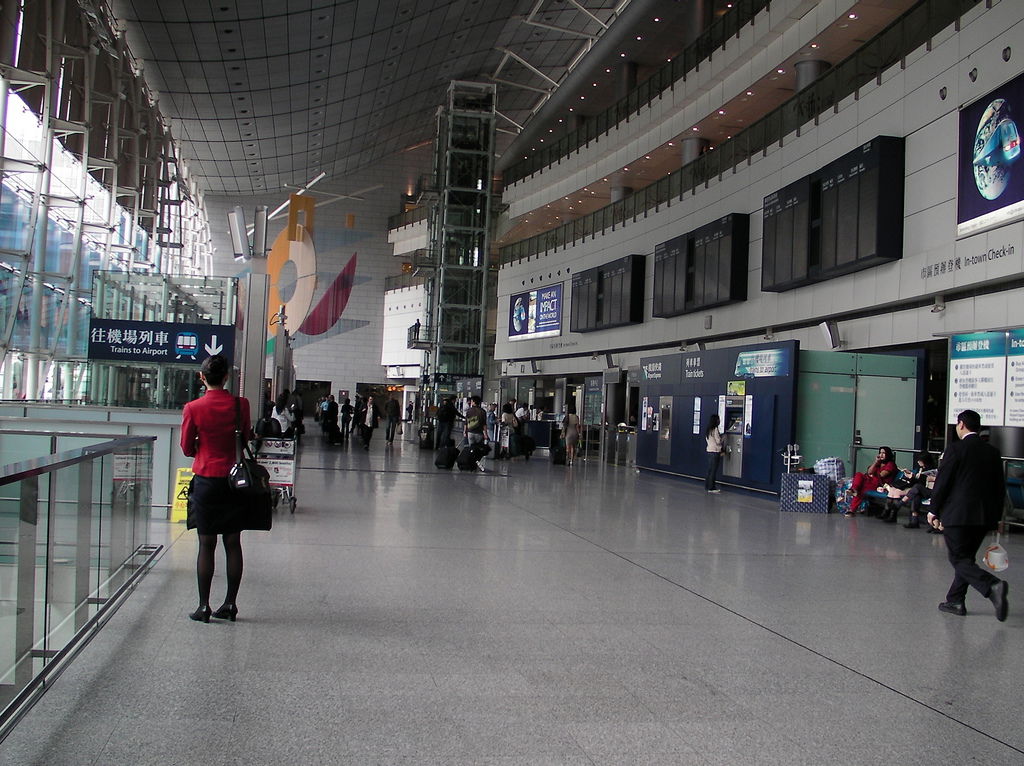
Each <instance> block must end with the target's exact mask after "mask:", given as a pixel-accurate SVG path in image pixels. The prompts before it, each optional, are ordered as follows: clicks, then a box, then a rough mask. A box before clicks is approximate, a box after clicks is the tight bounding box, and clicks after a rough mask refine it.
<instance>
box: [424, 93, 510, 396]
mask: <svg viewBox="0 0 1024 766" xmlns="http://www.w3.org/2000/svg"><path fill="white" fill-rule="evenodd" d="M495 93H496V86H495V85H494V84H493V83H475V82H459V81H454V82H452V83H451V84H450V85H449V87H448V97H447V102H446V104H445V106H444V107H443V108H442V109H440V110H439V112H438V136H437V140H436V142H435V165H434V168H435V178H436V182H437V189H438V197H437V202H436V204H435V206H434V209H433V211H432V215H431V218H430V224H431V225H430V247H431V250H432V251H433V255H434V257H435V258H436V264H437V268H436V270H435V271H434V273H433V276H432V277H431V278H430V280H428V284H427V289H426V295H427V312H428V316H429V317H430V320H429V321H430V324H429V329H430V331H431V336H430V340H431V342H430V348H429V356H428V360H429V361H428V367H429V372H430V374H431V376H432V377H434V379H435V380H436V379H438V378H437V376H441V377H444V376H453V377H455V376H483V374H484V369H485V364H486V359H485V334H486V326H487V322H486V319H487V317H486V312H487V293H488V287H489V280H488V272H489V268H490V229H491V214H490V206H491V205H490V203H491V185H492V177H493V174H494V131H495V123H496V117H497V111H496V109H495ZM432 388H433V390H434V397H435V401H436V395H437V394H436V392H437V387H436V386H432Z"/></svg>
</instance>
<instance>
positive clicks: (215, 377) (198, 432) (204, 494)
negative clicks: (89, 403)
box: [181, 354, 252, 622]
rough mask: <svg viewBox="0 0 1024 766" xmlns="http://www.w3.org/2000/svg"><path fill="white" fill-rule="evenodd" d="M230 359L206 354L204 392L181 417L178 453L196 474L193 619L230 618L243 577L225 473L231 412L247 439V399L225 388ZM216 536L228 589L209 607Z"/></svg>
mask: <svg viewBox="0 0 1024 766" xmlns="http://www.w3.org/2000/svg"><path fill="white" fill-rule="evenodd" d="M230 371H231V363H230V362H228V360H227V359H225V358H224V357H223V356H220V355H219V354H218V355H217V356H211V357H209V358H208V359H206V360H205V361H204V362H203V366H202V369H201V370H200V372H199V379H200V380H201V381H202V382H203V385H204V386H206V393H205V394H204V395H203V396H201V397H199V398H198V399H196V400H194V401H191V402H189V403H188V404H186V405H185V411H184V413H183V415H182V420H181V451H182V452H184V453H185V455H186V456H187V457H194V458H195V460H194V461H193V462H192V472H193V473H194V474H195V476H194V477H193V478H192V483H191V485H190V486H189V493H188V521H187V526H188V528H189V529H195V530H196V532H198V534H199V557H198V559H197V560H196V574H197V575H198V579H199V608H198V609H196V611H194V612H192V613H191V614H190V615H189V618H190V619H193V620H196V621H197V622H209V621H210V617H211V616H212V617H216V618H218V619H222V620H231V621H232V622H234V621H235V617H236V615H237V614H238V607H236V606H235V598H236V597H237V595H238V585H239V583H240V582H241V580H242V518H241V514H242V513H243V511H244V508H242V507H241V504H240V503H239V502H238V500H237V499H236V498H235V496H234V494H233V493H232V490H231V488H230V486H229V485H228V479H227V476H228V473H229V472H230V470H231V467H232V466H233V465H234V464H235V420H236V412H237V413H238V415H239V416H240V418H241V423H242V434H243V436H244V438H246V439H251V438H252V426H251V424H250V421H249V402H248V401H247V400H246V399H244V398H242V397H236V396H233V395H232V394H230V393H229V392H228V391H226V390H224V383H225V381H226V380H227V377H228V373H229V372H230ZM217 535H220V536H221V537H222V538H223V540H224V552H225V554H226V557H227V575H228V590H227V595H226V596H225V597H224V604H223V605H222V606H221V607H220V608H219V609H218V610H217V611H215V612H214V611H211V609H210V587H211V585H212V584H213V571H214V554H215V553H216V551H217Z"/></svg>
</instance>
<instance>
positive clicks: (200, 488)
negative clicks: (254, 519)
mask: <svg viewBox="0 0 1024 766" xmlns="http://www.w3.org/2000/svg"><path fill="white" fill-rule="evenodd" d="M243 505H244V501H243V502H241V503H240V502H239V497H238V494H237V493H235V492H233V491H232V490H231V487H230V486H229V485H228V479H227V477H226V476H193V477H192V483H191V484H189V488H188V516H187V518H186V520H185V526H186V527H188V528H189V529H195V530H196V531H197V532H199V534H201V535H231V534H234V533H236V532H241V531H242V530H243V529H244V528H245V527H244V526H243V523H244V511H245V509H244V508H243V507H242V506H243Z"/></svg>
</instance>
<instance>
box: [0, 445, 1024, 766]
mask: <svg viewBox="0 0 1024 766" xmlns="http://www.w3.org/2000/svg"><path fill="white" fill-rule="evenodd" d="M432 458H433V456H432V455H431V454H430V453H429V452H421V451H420V450H418V449H416V448H415V445H413V444H412V443H409V442H404V443H402V444H398V443H396V444H395V445H393V446H391V447H386V446H385V445H384V444H383V440H380V441H379V442H376V443H374V445H373V447H372V449H371V450H370V451H369V452H368V453H367V452H364V451H363V450H362V449H357V450H351V451H349V450H347V449H340V448H333V449H331V450H327V449H326V448H321V446H320V444H319V441H318V440H316V439H309V440H308V443H307V444H306V445H304V447H303V454H302V456H301V470H300V471H299V478H298V489H297V494H298V498H299V504H298V511H297V513H296V514H295V515H294V516H287V515H284V516H281V517H279V518H278V519H277V521H276V526H275V528H274V530H273V532H270V533H256V532H253V533H246V534H245V535H244V536H243V542H244V546H245V555H246V572H245V577H244V580H243V583H242V590H241V594H240V596H239V609H240V610H241V611H240V615H239V620H238V622H237V623H234V624H232V623H224V622H213V623H211V624H209V625H203V624H199V623H193V622H190V621H189V620H187V619H186V614H187V612H188V611H190V610H191V609H192V608H194V601H195V595H194V589H195V585H194V560H195V551H196V542H195V537H194V535H193V534H191V533H183V530H181V529H180V528H172V529H168V530H167V535H168V542H169V543H170V547H169V549H168V551H167V553H166V555H164V556H163V558H162V559H161V560H160V562H159V563H158V564H157V566H156V568H155V569H154V571H153V572H152V573H151V574H150V575H149V576H148V577H147V578H146V579H145V580H144V581H143V583H142V585H141V586H140V588H139V590H138V592H137V593H136V594H135V595H133V596H132V598H131V599H130V600H129V602H128V604H127V605H126V606H125V607H124V608H122V610H121V611H120V612H119V613H118V614H117V615H116V616H115V618H114V619H113V620H112V621H111V623H110V624H109V625H107V627H106V628H104V629H103V631H102V632H101V633H100V635H99V636H98V637H97V638H96V639H95V640H94V641H93V643H92V644H91V645H90V646H89V647H88V648H87V649H86V651H85V652H84V653H83V655H82V656H81V657H79V659H78V660H76V662H75V663H74V665H73V666H72V667H71V668H70V669H69V670H68V672H67V673H66V674H65V675H64V676H63V677H62V678H61V679H60V681H59V682H58V683H57V685H56V686H55V687H54V688H53V689H52V690H51V691H50V692H49V693H48V694H47V695H46V696H45V697H44V698H43V700H42V702H41V703H40V704H39V705H38V706H37V707H36V708H35V709H34V710H33V711H32V713H31V714H30V715H29V716H28V718H26V719H25V721H24V722H23V723H22V724H21V725H20V726H19V727H18V729H17V730H16V731H15V733H14V734H13V735H12V736H11V737H9V738H8V740H7V741H6V742H4V743H3V744H2V745H0V764H4V765H6V764H12V765H13V764H17V765H18V766H28V765H29V764H40V765H42V764H46V766H58V765H59V764H76V765H80V764H101V765H102V766H117V765H120V764H125V765H127V764H131V765H132V766H136V765H139V764H154V765H155V764H160V765H161V766H167V765H169V764H211V765H214V764H239V765H241V764H303V765H306V764H346V765H347V764H352V765H353V766H354V765H357V764H358V765H359V766H366V765H368V764H405V765H406V766H413V765H419V764H454V765H462V764H600V765H601V766H619V765H621V764H730V765H738V764H740V765H741V764H785V765H786V766H793V765H795V764H887V765H888V764H901V766H906V765H909V764H928V766H934V764H966V763H975V762H977V763H992V764H1010V763H1024V726H1021V716H1022V708H1024V700H1022V695H1021V688H1022V681H1024V661H1022V659H1024V633H1022V630H1021V628H1022V626H1024V579H1022V578H1020V577H1019V576H1018V572H1019V571H1021V569H1019V568H1018V567H1019V566H1021V565H1017V567H1011V569H1010V570H1008V572H1007V575H1008V579H1009V581H1010V583H1011V587H1010V602H1011V611H1010V618H1009V620H1008V621H1007V622H1005V623H1002V624H1000V623H998V622H996V620H995V618H994V617H993V610H992V606H991V605H990V604H989V603H988V601H986V600H985V599H983V598H981V597H980V596H979V595H978V594H976V593H973V592H972V594H971V595H970V596H969V597H968V603H967V607H968V611H969V615H968V616H967V617H966V618H958V617H954V616H950V615H944V614H941V613H939V612H938V611H937V610H936V605H937V603H938V602H939V601H940V600H941V598H942V597H943V596H944V594H945V591H946V587H947V585H948V582H949V580H950V574H951V572H950V569H949V566H948V564H947V563H946V559H945V553H944V548H943V545H942V540H941V538H940V537H939V536H936V535H928V534H925V532H924V530H917V531H911V530H905V529H903V528H902V526H894V525H891V524H883V523H881V522H880V521H878V520H876V519H870V518H857V519H852V520H851V519H845V518H843V517H841V516H834V515H832V516H819V515H798V514H780V513H779V512H778V511H777V510H776V503H774V502H773V501H772V500H771V499H769V498H764V497H760V496H752V495H749V494H741V493H736V492H730V491H728V490H727V491H726V492H723V493H722V494H721V495H717V496H707V495H705V494H704V492H703V490H702V489H701V487H700V486H699V485H698V484H696V483H691V482H686V481H679V480H674V479H671V478H668V477H664V476H658V475H651V474H644V475H641V476H637V475H636V474H635V473H634V472H633V471H632V470H628V469H625V468H618V467H609V466H603V465H601V464H599V463H596V462H592V461H587V462H582V461H581V462H578V463H577V464H576V465H575V466H573V467H571V468H566V467H563V466H552V465H550V464H549V463H548V462H547V461H545V460H543V459H537V458H535V459H534V460H531V461H530V462H522V461H515V462H511V463H509V462H499V463H492V462H491V461H487V465H488V468H489V469H493V470H490V471H489V472H488V473H485V474H468V473H459V472H457V471H455V472H452V473H448V472H441V471H438V470H436V469H435V468H434V467H433V459H432ZM1007 548H1008V550H1009V553H1010V559H1011V561H1018V562H1024V555H1022V554H1024V545H1021V541H1020V538H1019V537H1017V538H1014V539H1011V541H1010V542H1009V544H1008V545H1007ZM218 563H219V564H221V563H222V562H220V561H218ZM221 589H222V580H221V579H220V578H219V577H218V580H217V582H216V585H215V592H214V600H215V602H216V601H217V599H218V598H219V597H220V596H221V595H222V594H221V592H220V591H221ZM1015 594H1019V596H1015ZM1018 603H1019V604H1021V607H1020V608H1015V606H1014V605H1015V604H1018ZM215 605H216V603H215Z"/></svg>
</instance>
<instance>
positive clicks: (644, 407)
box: [640, 396, 651, 431]
mask: <svg viewBox="0 0 1024 766" xmlns="http://www.w3.org/2000/svg"><path fill="white" fill-rule="evenodd" d="M648 399H649V397H646V396H645V397H644V400H643V403H642V404H641V407H640V430H641V431H648V430H650V423H651V405H650V402H649V400H648Z"/></svg>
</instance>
